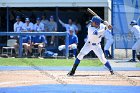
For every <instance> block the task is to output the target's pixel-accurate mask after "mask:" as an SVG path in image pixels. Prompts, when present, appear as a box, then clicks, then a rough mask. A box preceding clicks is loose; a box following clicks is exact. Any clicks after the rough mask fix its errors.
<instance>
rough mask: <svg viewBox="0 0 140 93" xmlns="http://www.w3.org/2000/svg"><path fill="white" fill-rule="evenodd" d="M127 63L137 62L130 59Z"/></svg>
mask: <svg viewBox="0 0 140 93" xmlns="http://www.w3.org/2000/svg"><path fill="white" fill-rule="evenodd" d="M128 62H137V61H136V60H135V59H130V60H129V61H128Z"/></svg>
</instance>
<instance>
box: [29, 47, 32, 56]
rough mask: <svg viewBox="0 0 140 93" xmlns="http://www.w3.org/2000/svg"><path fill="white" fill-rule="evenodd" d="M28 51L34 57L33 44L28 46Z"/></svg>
mask: <svg viewBox="0 0 140 93" xmlns="http://www.w3.org/2000/svg"><path fill="white" fill-rule="evenodd" d="M28 51H29V54H30V56H31V55H32V45H31V44H28Z"/></svg>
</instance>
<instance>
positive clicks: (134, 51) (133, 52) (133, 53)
mask: <svg viewBox="0 0 140 93" xmlns="http://www.w3.org/2000/svg"><path fill="white" fill-rule="evenodd" d="M135 55H136V50H133V51H132V56H133V60H135Z"/></svg>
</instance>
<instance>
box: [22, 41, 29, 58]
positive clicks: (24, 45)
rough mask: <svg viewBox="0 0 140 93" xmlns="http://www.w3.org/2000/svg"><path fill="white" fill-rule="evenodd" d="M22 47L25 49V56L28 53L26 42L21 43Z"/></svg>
mask: <svg viewBox="0 0 140 93" xmlns="http://www.w3.org/2000/svg"><path fill="white" fill-rule="evenodd" d="M22 45H23V47H24V49H25V55H26V56H27V55H28V44H27V43H23V44H22Z"/></svg>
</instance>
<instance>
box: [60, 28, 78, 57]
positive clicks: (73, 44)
mask: <svg viewBox="0 0 140 93" xmlns="http://www.w3.org/2000/svg"><path fill="white" fill-rule="evenodd" d="M69 32H70V33H69V46H68V47H69V50H73V55H74V57H76V53H77V44H78V37H77V36H76V35H75V34H74V28H73V27H70V29H69ZM65 47H66V46H65V45H60V46H59V47H58V49H59V51H62V50H64V49H65Z"/></svg>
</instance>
